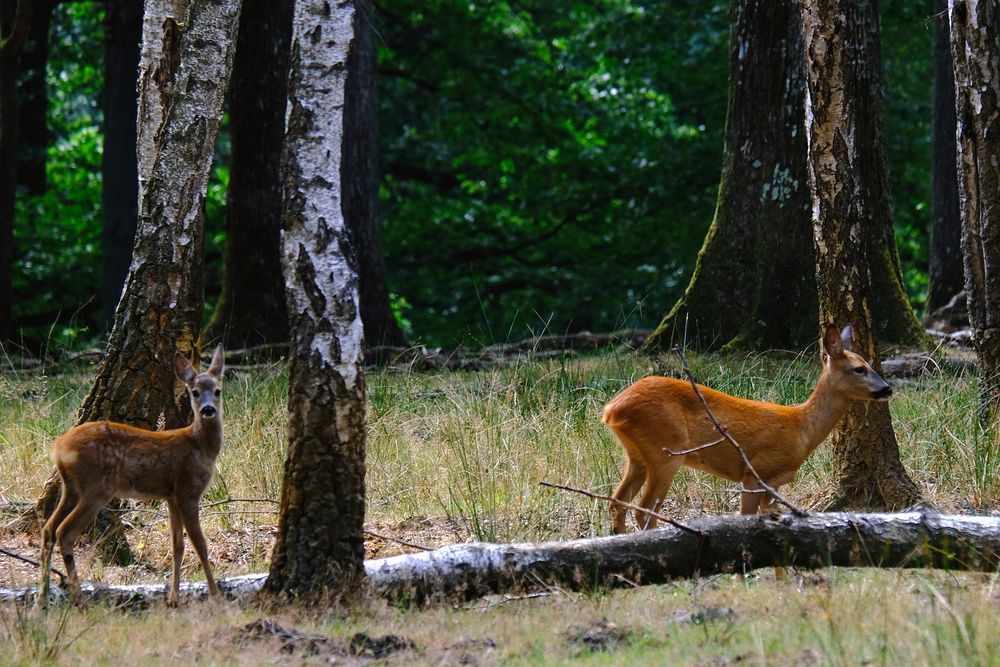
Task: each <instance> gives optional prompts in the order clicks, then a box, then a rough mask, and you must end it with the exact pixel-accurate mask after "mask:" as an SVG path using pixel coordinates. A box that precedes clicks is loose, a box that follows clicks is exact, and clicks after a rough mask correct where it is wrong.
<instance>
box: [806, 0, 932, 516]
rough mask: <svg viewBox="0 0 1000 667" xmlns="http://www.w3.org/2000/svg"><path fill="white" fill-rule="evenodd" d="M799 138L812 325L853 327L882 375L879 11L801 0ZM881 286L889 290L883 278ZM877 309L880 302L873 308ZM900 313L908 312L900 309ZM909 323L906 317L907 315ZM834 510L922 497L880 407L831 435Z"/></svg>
mask: <svg viewBox="0 0 1000 667" xmlns="http://www.w3.org/2000/svg"><path fill="white" fill-rule="evenodd" d="M802 24H803V29H804V35H805V57H806V71H807V82H808V89H807V95H806V132H807V136H808V140H809V156H808V164H809V184H810V189H811V191H812V197H813V228H814V239H815V243H816V252H817V259H818V263H817V268H816V282H817V286H818V288H819V308H820V325H821V326H823V327H825V326H826V325H827V324H831V323H835V324H838V325H843V324H846V323H851V324H853V326H854V351H855V352H857V353H858V354H860V355H861V356H863V357H864V358H865V359H868V360H871V362H872V366H873V367H874V368H875V370H876V371H877V372H881V368H880V364H879V360H878V347H877V345H876V343H875V323H876V322H878V321H884V316H882V315H881V314H880V313H881V312H884V311H879V312H873V310H872V302H873V300H874V297H875V294H876V291H877V290H878V289H879V286H880V283H879V277H878V276H877V275H876V274H877V273H878V272H877V271H876V268H875V267H877V266H882V267H883V269H884V268H885V267H886V266H887V259H886V257H887V254H893V255H894V254H895V251H894V248H895V245H894V243H893V239H892V236H891V223H890V221H889V219H890V210H889V200H888V194H887V191H886V173H885V156H884V151H883V135H882V121H881V101H880V99H879V96H880V95H881V85H880V76H879V69H880V67H881V65H880V62H879V51H878V8H877V7H876V4H875V3H874V2H846V3H841V2H838V0H805V1H804V2H803V4H802ZM881 279H882V281H883V282H882V283H881V288H882V289H887V286H886V283H885V281H886V279H887V274H886V273H884V272H883V273H882V275H881ZM881 305H882V306H883V307H885V302H882V304H881ZM907 308H908V306H907ZM911 317H912V315H911ZM832 445H833V460H834V463H833V467H834V476H835V479H836V484H837V486H836V491H835V492H834V495H833V498H832V499H831V500H830V501H829V507H830V508H834V509H842V508H861V507H877V508H890V509H900V508H904V507H909V506H911V505H913V504H915V503H916V502H918V501H919V500H920V492H919V490H918V489H917V487H916V485H915V484H914V483H913V482H912V481H911V480H910V478H909V476H908V475H907V473H906V470H905V469H904V468H903V466H902V463H900V460H899V447H898V444H897V442H896V436H895V433H894V432H893V430H892V420H891V418H890V416H889V408H888V405H887V404H886V403H874V402H867V401H864V402H862V401H857V402H855V403H854V405H853V406H852V407H851V408H850V410H849V411H848V413H847V416H846V417H845V418H844V419H843V421H841V423H840V424H839V426H838V427H837V428H836V429H835V430H834V432H833V435H832Z"/></svg>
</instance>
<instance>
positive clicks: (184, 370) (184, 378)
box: [174, 352, 197, 385]
mask: <svg viewBox="0 0 1000 667" xmlns="http://www.w3.org/2000/svg"><path fill="white" fill-rule="evenodd" d="M174 373H176V374H177V378H178V379H179V380H180V381H181V382H183V383H184V384H186V385H190V384H191V381H192V380H194V376H195V375H197V373H195V371H194V366H192V365H191V362H190V361H188V359H187V357H185V356H184V355H183V354H181V353H180V352H176V353H174Z"/></svg>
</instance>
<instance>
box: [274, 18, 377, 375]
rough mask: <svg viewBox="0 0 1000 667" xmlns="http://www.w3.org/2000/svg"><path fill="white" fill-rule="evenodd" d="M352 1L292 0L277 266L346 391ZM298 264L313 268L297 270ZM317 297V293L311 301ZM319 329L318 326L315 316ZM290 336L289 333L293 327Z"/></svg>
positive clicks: (357, 312)
mask: <svg viewBox="0 0 1000 667" xmlns="http://www.w3.org/2000/svg"><path fill="white" fill-rule="evenodd" d="M353 16H354V5H353V4H352V3H349V2H342V3H338V4H331V3H330V2H327V1H326V0H314V1H307V2H302V1H300V2H297V3H296V5H295V18H294V19H293V26H294V27H293V35H292V57H291V61H292V64H291V73H290V76H289V90H288V111H287V116H286V126H287V128H288V130H287V135H286V145H285V155H286V161H290V162H291V163H292V164H293V169H294V171H295V173H294V174H292V175H291V176H292V177H291V178H289V176H288V175H286V177H285V210H284V215H283V223H282V228H283V229H282V252H283V259H282V265H283V267H284V269H283V270H284V274H285V288H286V291H287V294H288V308H289V315H290V318H291V319H292V321H294V319H295V318H296V317H308V318H309V319H311V320H316V323H317V326H316V327H315V329H314V333H313V336H312V340H311V341H310V346H311V349H312V350H313V352H314V353H315V354H316V355H317V357H318V358H319V359H321V360H322V362H323V363H324V364H326V365H327V366H329V367H331V368H333V369H335V370H336V372H337V373H338V374H339V375H340V376H341V377H342V378H343V379H344V382H345V384H346V385H347V387H348V388H349V389H351V388H354V387H355V386H356V385H357V383H358V381H359V376H360V370H361V367H362V362H363V359H362V341H363V329H362V323H361V309H360V306H359V300H358V282H357V270H356V268H355V266H354V258H353V255H352V252H351V250H350V247H349V243H348V232H347V227H346V224H345V222H344V216H343V213H342V211H341V206H340V199H341V196H340V188H341V174H340V158H341V143H342V140H343V127H344V122H343V116H344V114H343V106H344V89H345V83H346V80H347V54H348V51H349V49H350V46H351V40H352V38H353V27H352V20H353ZM303 261H307V262H309V263H310V264H311V265H312V267H313V269H314V271H312V272H310V273H309V274H304V273H303V272H301V271H297V270H296V267H298V266H300V265H301V264H302V262H303ZM316 295H320V296H321V297H322V299H321V300H317V299H316V298H315V297H316ZM321 320H322V321H325V326H320V321H321ZM293 336H294V332H293Z"/></svg>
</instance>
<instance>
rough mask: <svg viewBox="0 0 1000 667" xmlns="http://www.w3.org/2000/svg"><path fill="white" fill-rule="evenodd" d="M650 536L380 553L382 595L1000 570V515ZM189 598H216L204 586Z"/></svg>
mask: <svg viewBox="0 0 1000 667" xmlns="http://www.w3.org/2000/svg"><path fill="white" fill-rule="evenodd" d="M686 525H687V526H688V527H689V528H692V529H694V530H695V531H697V532H694V533H693V532H690V531H685V530H680V529H678V528H675V527H673V526H666V527H664V528H661V529H658V530H651V531H646V532H642V533H632V534H629V535H619V536H614V537H599V538H595V539H586V540H571V541H566V542H546V543H541V544H487V543H469V544H456V545H451V546H447V547H443V548H441V549H436V550H434V551H426V552H423V553H417V554H406V555H401V556H393V557H391V558H381V559H377V560H369V561H367V562H366V563H365V569H366V571H367V573H368V577H369V580H370V583H371V586H372V590H373V593H374V594H375V595H377V596H380V597H383V598H386V599H388V600H390V601H392V602H395V603H402V604H426V603H433V602H444V601H448V602H454V601H463V600H471V599H475V598H478V597H482V596H485V595H490V594H496V593H524V592H530V591H537V590H541V589H546V588H558V589H562V590H576V591H578V590H595V589H601V588H617V587H623V586H638V585H648V584H659V583H664V582H667V581H670V580H673V579H678V578H686V577H695V576H705V575H711V574H717V573H734V572H749V571H751V570H754V569H758V568H765V567H776V566H786V567H796V568H803V569H817V568H823V567H830V566H842V567H882V568H894V567H905V568H943V569H951V570H970V571H985V572H992V571H996V570H997V569H998V568H1000V517H982V516H960V515H959V516H956V515H942V514H935V513H931V512H908V513H903V514H844V513H831V514H811V515H808V516H805V517H796V516H793V515H790V514H782V515H754V516H738V515H737V516H733V515H725V516H711V517H703V518H700V519H696V520H694V521H691V522H688V523H687V524H686ZM266 576H267V575H265V574H255V575H246V576H242V577H230V578H227V579H223V580H221V581H219V582H218V583H219V588H220V589H221V590H222V592H223V594H224V595H226V596H228V597H231V598H239V597H245V596H247V595H250V594H252V593H255V592H256V591H258V590H259V589H260V588H261V586H262V585H263V582H264V580H265V578H266ZM180 593H181V597H182V598H189V599H192V598H193V599H199V598H207V590H206V587H205V584H204V583H191V584H185V585H182V586H181V591H180ZM36 595H37V590H36V589H33V588H30V589H18V590H12V589H2V588H0V601H3V600H6V601H12V600H19V601H29V602H30V601H33V600H34V598H35V596H36ZM81 596H83V598H84V599H85V600H86V601H102V602H108V603H111V604H118V605H125V606H134V605H139V606H145V605H148V604H150V603H152V602H155V601H161V600H165V599H166V587H165V586H151V585H135V586H92V585H87V586H83V587H82V589H81Z"/></svg>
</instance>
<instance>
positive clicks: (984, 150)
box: [948, 0, 1000, 434]
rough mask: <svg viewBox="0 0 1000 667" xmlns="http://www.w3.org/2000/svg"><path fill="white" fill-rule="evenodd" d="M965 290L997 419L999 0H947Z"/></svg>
mask: <svg viewBox="0 0 1000 667" xmlns="http://www.w3.org/2000/svg"><path fill="white" fill-rule="evenodd" d="M948 15H949V18H950V22H951V53H952V59H953V61H954V68H955V113H956V119H957V128H958V133H957V137H958V171H959V177H958V191H959V202H960V209H961V213H962V251H963V255H964V258H965V290H966V292H967V293H968V299H969V321H970V323H971V324H972V342H973V344H974V345H975V347H976V354H977V355H978V356H979V371H980V373H979V382H980V385H979V387H980V388H979V391H980V397H981V413H982V414H981V416H982V417H983V419H984V420H986V421H987V423H989V424H990V425H992V426H993V427H994V429H996V430H995V431H994V433H995V434H996V433H997V431H1000V428H997V420H998V419H1000V208H998V204H1000V201H998V199H1000V47H998V45H997V38H998V29H997V23H996V22H997V19H998V18H1000V16H997V11H996V7H995V6H994V4H993V3H992V2H987V1H985V0H983V1H980V2H974V1H971V0H950V1H949V3H948Z"/></svg>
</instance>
